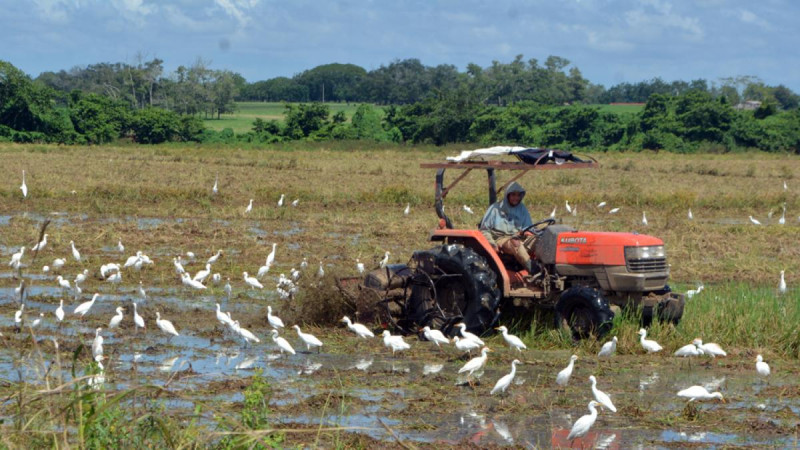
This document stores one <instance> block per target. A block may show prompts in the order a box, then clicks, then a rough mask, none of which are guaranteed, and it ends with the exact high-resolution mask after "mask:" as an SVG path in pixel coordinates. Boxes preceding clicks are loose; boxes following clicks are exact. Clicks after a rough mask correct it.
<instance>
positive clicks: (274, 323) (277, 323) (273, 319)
mask: <svg viewBox="0 0 800 450" xmlns="http://www.w3.org/2000/svg"><path fill="white" fill-rule="evenodd" d="M267 321H268V322H269V324H270V326H271V327H272V328H275V329H278V328H283V326H284V325H283V320H281V318H280V317H278V316H273V315H272V306H269V305H267Z"/></svg>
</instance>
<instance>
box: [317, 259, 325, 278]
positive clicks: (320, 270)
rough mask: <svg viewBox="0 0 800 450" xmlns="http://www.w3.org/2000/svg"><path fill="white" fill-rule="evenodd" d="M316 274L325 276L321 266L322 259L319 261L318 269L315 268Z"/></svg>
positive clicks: (320, 276)
mask: <svg viewBox="0 0 800 450" xmlns="http://www.w3.org/2000/svg"><path fill="white" fill-rule="evenodd" d="M317 276H318V277H319V278H322V277H324V276H325V269H324V268H323V267H322V261H320V262H319V269H317Z"/></svg>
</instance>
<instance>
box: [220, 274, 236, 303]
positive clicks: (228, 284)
mask: <svg viewBox="0 0 800 450" xmlns="http://www.w3.org/2000/svg"><path fill="white" fill-rule="evenodd" d="M225 280H226V281H225V286H223V288H222V290H224V291H225V296H226V297H228V300H230V298H231V293H232V292H233V288H232V287H231V279H230V278H225Z"/></svg>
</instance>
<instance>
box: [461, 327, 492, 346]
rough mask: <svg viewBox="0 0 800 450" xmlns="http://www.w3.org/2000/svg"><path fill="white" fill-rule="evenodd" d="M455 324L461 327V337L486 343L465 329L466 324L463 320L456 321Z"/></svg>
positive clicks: (481, 343)
mask: <svg viewBox="0 0 800 450" xmlns="http://www.w3.org/2000/svg"><path fill="white" fill-rule="evenodd" d="M456 326H457V327H460V328H461V331H460V333H461V337H462V338H464V339H471V340H473V341H475V342H477V343H478V344H480V345H486V343H484V342H483V340H482V339H481V338H479V337H478V336H476V335H474V334H472V333H470V332H469V331H467V324H465V323H464V322H461V323H457V324H456Z"/></svg>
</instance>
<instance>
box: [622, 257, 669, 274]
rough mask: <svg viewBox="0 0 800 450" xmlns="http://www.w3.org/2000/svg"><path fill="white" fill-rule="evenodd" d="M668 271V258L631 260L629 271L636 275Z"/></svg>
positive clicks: (629, 261)
mask: <svg viewBox="0 0 800 450" xmlns="http://www.w3.org/2000/svg"><path fill="white" fill-rule="evenodd" d="M666 270H667V258H643V259H629V260H628V271H629V272H636V273H649V272H664V271H666Z"/></svg>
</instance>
